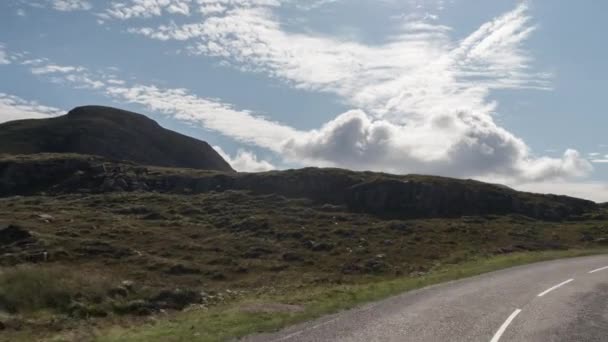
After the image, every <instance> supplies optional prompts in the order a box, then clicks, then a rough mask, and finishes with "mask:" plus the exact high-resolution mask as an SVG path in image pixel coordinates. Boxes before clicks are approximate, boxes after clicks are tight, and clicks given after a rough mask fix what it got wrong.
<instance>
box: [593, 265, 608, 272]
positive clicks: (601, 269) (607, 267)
mask: <svg viewBox="0 0 608 342" xmlns="http://www.w3.org/2000/svg"><path fill="white" fill-rule="evenodd" d="M603 270H608V266H606V267H602V268H598V269H597V270H593V271H589V273H595V272H599V271H603Z"/></svg>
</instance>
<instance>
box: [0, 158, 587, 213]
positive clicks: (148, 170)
mask: <svg viewBox="0 0 608 342" xmlns="http://www.w3.org/2000/svg"><path fill="white" fill-rule="evenodd" d="M228 190H245V191H250V192H252V193H253V194H274V195H281V196H285V197H287V198H303V199H309V200H312V201H313V202H315V203H317V204H327V205H335V206H344V207H346V208H348V210H350V211H352V212H363V213H369V214H374V215H377V216H384V217H394V218H424V217H460V216H471V215H489V214H497V215H504V214H521V215H525V216H529V217H533V218H537V219H544V220H562V219H566V218H569V217H575V216H580V215H582V214H584V213H588V212H592V211H595V210H597V209H598V205H597V204H596V203H594V202H591V201H586V200H581V199H576V198H571V197H567V196H556V195H539V194H531V193H524V192H518V191H515V190H512V189H509V188H507V187H503V186H499V185H494V184H487V183H482V182H478V181H473V180H460V179H451V178H444V177H434V176H421V175H406V176H397V175H390V174H384V173H373V172H353V171H347V170H341V169H319V168H305V169H300V170H287V171H272V172H265V173H255V174H253V173H252V174H248V173H233V172H228V173H226V172H215V171H200V170H191V169H175V168H159V167H152V166H142V165H138V164H134V163H126V162H117V161H111V160H108V159H104V158H101V157H94V156H83V155H57V154H41V155H25V156H4V157H2V158H0V196H12V195H35V194H39V193H47V194H68V193H93V194H95V193H108V192H123V191H124V192H136V191H153V192H160V193H171V194H186V195H187V194H201V193H208V192H224V191H228Z"/></svg>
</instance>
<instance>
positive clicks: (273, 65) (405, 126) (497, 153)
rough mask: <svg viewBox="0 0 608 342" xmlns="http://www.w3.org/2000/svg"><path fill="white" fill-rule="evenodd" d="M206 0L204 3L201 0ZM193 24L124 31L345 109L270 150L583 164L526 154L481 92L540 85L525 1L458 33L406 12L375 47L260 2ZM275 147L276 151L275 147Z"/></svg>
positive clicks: (488, 167)
mask: <svg viewBox="0 0 608 342" xmlns="http://www.w3.org/2000/svg"><path fill="white" fill-rule="evenodd" d="M210 2H211V1H210ZM231 5H233V6H232V7H231V8H230V9H228V10H226V11H224V12H223V13H222V14H220V15H216V16H212V17H209V18H207V19H205V20H203V21H202V22H197V23H192V24H186V25H181V26H179V25H176V24H173V23H172V24H169V25H162V26H160V27H158V28H150V27H147V28H139V29H131V32H134V33H138V34H142V35H144V36H148V37H150V38H154V39H159V40H178V41H185V42H186V44H188V47H189V50H190V51H191V52H192V53H195V54H202V55H207V56H213V57H217V58H220V59H222V60H224V61H227V62H230V63H232V64H233V65H235V66H236V67H238V68H240V69H242V70H245V71H256V72H263V73H267V74H268V75H270V76H273V77H277V78H280V79H283V80H285V81H286V82H288V84H291V85H293V86H294V87H297V88H304V89H309V90H315V91H323V92H332V93H335V94H337V95H339V96H341V97H342V98H343V99H344V101H346V102H347V103H350V104H351V105H352V106H353V107H355V108H361V109H360V110H353V111H349V112H347V113H344V114H341V115H339V116H338V117H337V118H335V119H333V120H331V121H329V122H328V123H326V124H325V125H323V127H321V128H320V129H318V130H314V131H310V132H300V134H297V135H293V136H291V137H290V138H289V139H288V140H287V141H280V142H279V143H280V146H282V148H281V153H282V154H283V155H284V156H286V157H287V158H289V159H290V160H293V161H298V162H303V163H306V164H311V165H325V166H342V167H348V168H354V169H375V170H385V171H392V172H425V173H435V174H444V175H452V176H477V177H495V178H505V179H507V178H509V179H519V180H542V179H547V178H551V179H555V178H558V179H559V178H567V177H577V176H584V175H586V174H588V173H589V172H591V170H592V166H591V164H590V163H589V162H588V161H587V160H585V159H584V158H582V157H581V156H580V154H579V153H578V152H576V151H574V150H568V151H566V153H565V154H564V156H563V157H562V158H549V157H540V158H538V157H534V156H533V155H532V154H531V152H530V150H529V147H528V146H527V145H526V144H525V142H524V141H522V140H521V139H519V138H517V137H516V136H514V135H513V134H512V133H510V132H508V131H506V130H505V129H503V128H501V127H499V126H498V125H496V123H495V122H494V120H493V114H494V111H495V109H496V104H495V103H493V102H490V101H488V100H487V98H488V95H489V94H490V92H491V91H492V90H493V89H501V88H539V89H548V88H549V87H550V83H549V80H548V77H549V75H547V74H543V73H535V72H532V71H531V66H530V64H531V58H530V57H529V56H527V55H526V53H525V51H523V49H522V47H521V46H522V43H523V42H524V41H525V40H526V39H527V38H528V37H529V35H530V34H531V33H532V32H533V31H534V26H531V25H530V24H529V22H530V17H529V16H528V14H527V7H526V5H524V4H522V5H519V6H518V7H517V8H516V9H515V10H513V11H511V12H509V13H506V14H505V15H503V16H500V17H498V18H496V19H495V20H492V21H490V22H488V23H486V24H484V25H482V26H481V27H480V28H479V29H478V30H476V31H475V32H473V33H472V34H471V35H469V36H468V37H467V38H465V39H463V40H461V41H453V40H451V39H450V37H449V33H450V28H448V27H445V26H442V25H436V24H433V23H430V22H422V21H412V19H411V18H406V19H407V20H408V21H406V22H405V23H404V24H403V25H402V30H401V32H399V33H398V34H396V35H395V36H394V37H392V38H391V39H390V40H389V41H388V42H387V43H384V44H381V45H373V46H372V45H363V44H361V43H358V42H353V41H342V40H339V39H336V38H332V37H327V36H322V35H313V34H310V33H307V34H301V33H291V32H287V31H284V30H283V29H282V27H281V24H280V23H279V22H278V21H277V19H276V16H275V14H274V12H273V11H272V9H271V7H272V6H278V5H279V4H278V3H272V4H265V6H261V5H260V6H235V4H234V3H232V4H231ZM275 150H276V149H275Z"/></svg>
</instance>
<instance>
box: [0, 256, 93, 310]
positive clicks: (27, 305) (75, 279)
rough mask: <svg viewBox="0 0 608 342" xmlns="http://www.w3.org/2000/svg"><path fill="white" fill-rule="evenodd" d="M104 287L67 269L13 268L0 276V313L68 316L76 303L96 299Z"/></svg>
mask: <svg viewBox="0 0 608 342" xmlns="http://www.w3.org/2000/svg"><path fill="white" fill-rule="evenodd" d="M104 285H105V284H103V283H102V284H100V283H96V282H94V281H93V279H90V278H89V279H86V280H85V278H84V276H83V275H76V274H75V273H74V272H71V271H70V270H69V268H64V267H57V266H46V267H31V266H30V267H15V268H12V269H7V270H5V271H4V272H3V273H1V274H0V309H2V308H3V309H4V310H6V311H8V312H10V313H32V312H36V311H41V310H52V311H55V312H62V313H70V311H71V308H72V307H73V303H74V302H75V300H76V299H79V300H80V299H83V298H81V297H91V298H92V297H98V296H99V295H100V294H101V293H103V290H102V287H103V286H104Z"/></svg>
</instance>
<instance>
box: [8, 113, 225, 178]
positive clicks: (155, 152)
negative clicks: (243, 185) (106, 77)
mask: <svg viewBox="0 0 608 342" xmlns="http://www.w3.org/2000/svg"><path fill="white" fill-rule="evenodd" d="M1 153H7V154H33V153H78V154H90V155H99V156H103V157H106V158H111V159H116V160H129V161H133V162H137V163H141V164H146V165H156V166H166V167H183V168H195V169H206V170H218V171H227V172H229V171H233V170H232V168H231V167H230V165H229V164H228V163H227V162H226V161H225V160H224V159H223V158H222V157H221V156H220V155H219V154H218V153H217V152H216V151H215V150H213V148H211V146H209V144H207V143H206V142H204V141H200V140H197V139H194V138H191V137H187V136H185V135H182V134H179V133H176V132H173V131H170V130H167V129H165V128H162V127H161V126H160V125H159V124H158V123H156V122H155V121H154V120H151V119H149V118H147V117H146V116H144V115H141V114H137V113H133V112H128V111H124V110H120V109H115V108H110V107H101V106H86V107H78V108H75V109H73V110H71V111H70V112H69V113H68V114H67V115H64V116H60V117H56V118H50V119H39V120H19V121H12V122H7V123H4V124H1V125H0V154H1Z"/></svg>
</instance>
